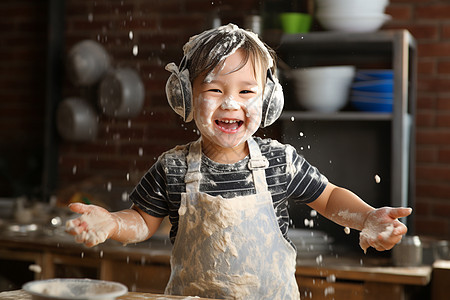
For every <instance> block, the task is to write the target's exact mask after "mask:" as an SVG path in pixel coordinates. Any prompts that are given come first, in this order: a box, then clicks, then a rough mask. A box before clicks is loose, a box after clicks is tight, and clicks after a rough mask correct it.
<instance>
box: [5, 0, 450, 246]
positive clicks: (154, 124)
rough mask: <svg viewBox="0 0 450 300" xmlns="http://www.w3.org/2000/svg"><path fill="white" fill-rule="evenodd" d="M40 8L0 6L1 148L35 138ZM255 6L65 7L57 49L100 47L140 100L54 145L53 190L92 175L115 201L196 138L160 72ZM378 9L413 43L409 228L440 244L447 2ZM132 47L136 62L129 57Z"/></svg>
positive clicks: (127, 3) (160, 0) (193, 2)
mask: <svg viewBox="0 0 450 300" xmlns="http://www.w3.org/2000/svg"><path fill="white" fill-rule="evenodd" d="M42 2H45V1H34V0H14V1H12V0H7V1H2V2H1V4H0V15H1V17H2V18H1V19H0V28H1V32H0V34H1V39H0V54H1V55H0V60H1V63H0V87H1V89H0V95H1V96H2V97H1V99H2V101H0V125H1V126H0V141H1V143H2V144H1V145H2V146H1V149H4V148H5V146H4V145H9V144H12V143H7V142H5V141H10V142H14V143H18V144H19V145H21V148H29V147H30V145H32V144H33V139H34V138H33V137H34V136H36V137H37V138H39V135H41V133H40V132H41V131H40V128H42V127H43V125H42V124H43V119H42V118H41V116H42V114H43V103H44V99H45V91H44V85H45V82H43V81H44V76H43V73H44V72H45V62H44V59H43V57H45V51H46V50H45V46H46V24H45V23H44V20H45V18H46V13H47V12H46V4H43V3H42ZM259 4H260V1H256V0H240V1H237V0H227V1H220V0H218V1H205V0H151V1H148V0H123V1H106V0H97V1H88V0H67V1H66V31H65V32H66V36H65V38H66V49H65V51H67V50H68V49H70V47H71V46H72V45H74V44H75V43H76V42H78V41H80V40H83V39H93V40H97V41H99V42H101V43H102V44H103V45H104V46H105V48H106V49H107V51H108V52H109V54H110V55H111V56H112V58H113V65H114V66H121V67H122V66H129V67H132V68H135V69H137V70H138V72H139V74H140V76H141V78H142V79H143V81H144V83H145V91H146V98H145V105H144V108H143V111H142V113H141V114H140V115H139V116H138V117H135V118H131V119H125V120H121V119H115V118H109V117H105V116H104V115H102V114H101V113H99V126H100V132H99V137H98V139H97V140H96V141H95V142H92V143H71V142H65V141H59V142H60V143H59V146H60V147H59V153H60V155H59V160H58V164H59V175H60V176H59V179H60V182H59V184H60V186H62V187H66V186H68V185H71V184H74V183H79V182H82V181H84V180H87V179H89V180H92V177H95V178H96V179H95V180H93V182H94V183H95V186H96V188H97V191H96V192H99V193H103V194H106V195H107V197H106V198H107V199H106V200H105V201H109V202H110V201H112V200H111V199H121V195H122V194H123V193H124V192H129V191H130V190H131V188H132V187H133V186H134V184H135V183H136V181H137V180H138V179H139V177H140V176H141V175H142V173H143V172H145V171H146V169H147V168H148V167H149V166H150V165H151V164H152V163H153V162H154V160H155V159H156V157H157V156H158V155H159V154H160V153H161V152H162V151H164V150H166V149H168V148H171V147H172V146H174V145H177V144H180V143H184V142H187V141H190V140H192V139H194V138H196V137H197V135H196V133H195V132H194V127H193V125H192V124H187V125H186V124H184V123H182V122H181V121H180V119H179V118H178V117H177V116H176V115H175V114H174V113H173V112H172V111H171V110H170V109H169V107H168V105H167V103H166V99H165V96H164V85H165V80H166V78H167V76H168V73H167V72H166V71H164V70H163V67H164V65H165V64H166V63H167V62H171V61H175V62H178V61H179V59H180V58H181V46H182V45H183V44H184V42H185V41H186V40H187V39H188V37H189V36H191V35H192V34H195V33H198V32H199V31H202V30H203V29H205V28H207V27H208V26H209V25H208V24H209V17H210V16H211V15H212V14H213V13H214V12H216V11H217V10H219V11H220V12H221V15H222V19H223V21H224V22H235V23H237V24H242V20H243V16H244V15H245V13H247V12H250V11H253V10H258V5H259ZM234 7H239V9H234ZM387 12H388V13H389V14H391V15H392V16H393V20H392V21H390V22H389V23H388V24H387V25H386V26H385V28H407V29H409V30H410V31H411V32H412V34H413V36H414V37H415V38H416V39H417V42H418V56H419V59H418V87H417V91H418V102H417V121H416V123H417V129H418V130H417V170H416V171H417V178H416V183H417V189H416V194H417V205H416V211H415V214H416V223H417V226H416V229H417V231H418V233H424V234H430V235H435V236H439V237H445V238H449V237H450V185H449V182H450V128H449V127H450V121H449V120H450V19H449V18H448V16H449V15H450V3H449V2H448V1H446V0H440V1H439V0H433V1H429V0H390V5H389V7H388V10H387ZM130 32H132V33H133V38H132V39H130V35H129V33H130ZM135 45H137V46H138V49H139V51H138V54H137V55H133V51H132V49H133V47H134V46H135ZM25 87H26V88H25ZM63 96H64V97H68V96H81V97H85V98H87V99H88V100H89V101H92V102H95V101H96V89H95V87H93V88H77V87H74V86H72V85H71V84H70V82H69V81H68V80H67V79H64V95H63ZM7 100H9V101H7ZM5 129H6V130H5ZM36 143H37V142H36ZM19 148H20V147H19ZM89 180H88V181H89ZM86 186H88V185H86Z"/></svg>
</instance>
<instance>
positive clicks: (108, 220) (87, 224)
mask: <svg viewBox="0 0 450 300" xmlns="http://www.w3.org/2000/svg"><path fill="white" fill-rule="evenodd" d="M69 208H70V210H71V211H73V212H75V213H79V214H82V216H80V217H78V218H76V219H73V220H69V221H67V223H66V231H67V232H68V233H70V234H71V235H74V236H75V241H76V242H77V243H81V244H85V245H86V246H88V247H93V246H95V245H98V244H100V243H103V242H104V241H106V239H107V238H109V237H110V236H111V235H112V234H113V233H114V232H115V231H116V230H117V227H118V224H117V220H116V219H115V218H114V217H113V215H112V214H111V213H110V212H108V211H107V210H106V209H104V208H102V207H99V206H96V205H86V204H82V203H74V204H71V205H69Z"/></svg>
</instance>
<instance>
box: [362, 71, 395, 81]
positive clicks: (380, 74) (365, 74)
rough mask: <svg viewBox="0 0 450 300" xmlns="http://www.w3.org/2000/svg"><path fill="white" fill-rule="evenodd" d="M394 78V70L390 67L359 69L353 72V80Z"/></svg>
mask: <svg viewBox="0 0 450 300" xmlns="http://www.w3.org/2000/svg"><path fill="white" fill-rule="evenodd" d="M384 79H390V80H392V79H394V70H391V69H367V70H366V69H361V70H357V71H356V73H355V81H361V80H384Z"/></svg>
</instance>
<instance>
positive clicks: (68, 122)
mask: <svg viewBox="0 0 450 300" xmlns="http://www.w3.org/2000/svg"><path fill="white" fill-rule="evenodd" d="M56 122H57V128H58V132H59V134H60V135H61V136H62V137H63V138H64V139H66V140H69V141H90V140H93V139H95V138H96V137H97V131H98V121H97V114H96V112H95V110H94V108H93V107H92V105H90V103H88V102H87V101H86V100H84V99H81V98H75V97H73V98H67V99H64V100H63V101H62V102H61V103H60V104H59V106H58V109H57V112H56Z"/></svg>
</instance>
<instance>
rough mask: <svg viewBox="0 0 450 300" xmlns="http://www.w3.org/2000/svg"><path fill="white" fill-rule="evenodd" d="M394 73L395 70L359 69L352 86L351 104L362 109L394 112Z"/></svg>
mask: <svg viewBox="0 0 450 300" xmlns="http://www.w3.org/2000/svg"><path fill="white" fill-rule="evenodd" d="M393 75H394V74H393V70H358V71H357V72H356V75H355V82H354V83H353V84H352V87H351V92H350V103H351V105H352V106H353V107H354V108H356V109H357V110H360V111H368V112H392V103H393V91H394V77H393Z"/></svg>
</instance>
